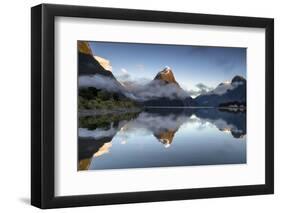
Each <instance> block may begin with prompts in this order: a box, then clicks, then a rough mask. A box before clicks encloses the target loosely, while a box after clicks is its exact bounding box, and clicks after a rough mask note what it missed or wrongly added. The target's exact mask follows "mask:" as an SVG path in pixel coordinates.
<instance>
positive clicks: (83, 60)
mask: <svg viewBox="0 0 281 213" xmlns="http://www.w3.org/2000/svg"><path fill="white" fill-rule="evenodd" d="M78 61H79V63H78V72H79V76H82V75H86V76H93V75H97V74H98V75H100V76H102V77H109V78H111V79H114V80H115V81H116V78H115V77H114V76H113V74H112V73H111V70H112V67H111V64H110V61H108V60H107V59H105V58H102V57H100V56H95V55H94V53H93V51H92V49H91V48H90V45H89V42H87V41H78Z"/></svg>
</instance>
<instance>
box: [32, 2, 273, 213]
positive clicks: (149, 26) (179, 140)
mask: <svg viewBox="0 0 281 213" xmlns="http://www.w3.org/2000/svg"><path fill="white" fill-rule="evenodd" d="M31 29H32V30H31V40H32V42H31V43H32V44H31V45H32V46H31V50H32V55H31V58H32V63H31V65H32V66H31V72H32V73H31V76H32V79H31V82H32V85H31V88H32V91H31V93H32V103H31V105H32V117H31V121H32V122H31V123H32V126H31V127H32V140H31V147H32V150H31V152H32V155H31V203H32V205H34V206H37V207H40V208H58V207H74V206H89V205H105V204H121V203H136V202H153V201H168V200H181V199H196V198H213V197H226V196H242V195H258V194H271V193H273V191H274V173H273V172H274V160H273V159H274V152H273V145H274V144H273V142H274V21H273V19H270V18H255V17H238V16H222V15H209V14H208V15H207V14H191V13H177V12H166V11H147V10H129V9H113V8H100V7H85V6H66V5H50V4H42V5H38V6H35V7H33V8H32V9H31Z"/></svg>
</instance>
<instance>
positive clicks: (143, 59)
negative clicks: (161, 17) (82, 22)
mask: <svg viewBox="0 0 281 213" xmlns="http://www.w3.org/2000/svg"><path fill="white" fill-rule="evenodd" d="M90 46H91V48H92V51H93V53H94V55H98V56H101V57H103V58H106V59H108V60H109V61H110V63H111V65H112V72H113V74H114V75H115V76H116V77H117V79H118V80H120V81H122V80H125V79H126V78H130V79H131V80H137V79H148V80H149V79H150V80H151V79H153V78H154V77H155V75H156V74H157V73H158V72H159V71H161V70H163V69H164V68H165V67H166V66H169V67H171V69H172V70H173V73H174V75H175V78H176V80H177V81H178V82H179V84H180V85H181V87H182V88H184V89H186V90H194V89H196V88H197V87H196V85H198V84H199V83H200V84H204V85H206V86H208V87H213V88H214V87H216V86H217V85H218V84H219V83H221V82H225V81H230V80H231V79H232V78H233V77H234V76H235V75H241V76H243V77H244V78H246V48H231V47H207V46H205V47H204V46H187V45H166V44H164V45H163V44H137V43H116V42H90Z"/></svg>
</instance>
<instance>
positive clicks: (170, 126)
mask: <svg viewBox="0 0 281 213" xmlns="http://www.w3.org/2000/svg"><path fill="white" fill-rule="evenodd" d="M243 163H246V113H245V112H229V111H221V110H218V109H210V108H209V109H207V108H201V109H175V108H169V109H159V108H158V109H156V108H154V109H147V110H145V111H142V112H140V113H127V114H121V115H103V116H80V117H79V140H78V169H79V170H98V169H121V168H147V167H167V166H192V165H216V164H243Z"/></svg>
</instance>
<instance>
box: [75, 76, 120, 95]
mask: <svg viewBox="0 0 281 213" xmlns="http://www.w3.org/2000/svg"><path fill="white" fill-rule="evenodd" d="M79 87H80V88H83V87H95V88H97V89H104V90H107V91H109V92H120V90H121V85H120V84H119V83H118V82H117V81H116V80H115V79H113V78H110V77H106V76H102V75H92V76H91V75H87V76H86V75H85V76H79Z"/></svg>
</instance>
